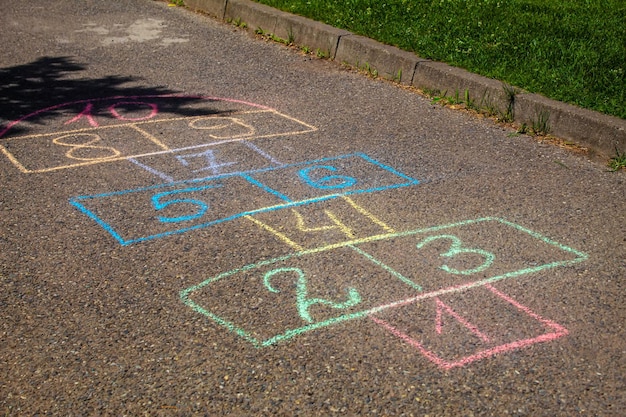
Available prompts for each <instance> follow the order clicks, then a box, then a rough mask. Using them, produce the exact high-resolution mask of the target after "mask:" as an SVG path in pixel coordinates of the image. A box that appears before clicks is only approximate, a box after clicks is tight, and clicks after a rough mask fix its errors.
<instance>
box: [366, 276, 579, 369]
mask: <svg viewBox="0 0 626 417" xmlns="http://www.w3.org/2000/svg"><path fill="white" fill-rule="evenodd" d="M484 288H486V289H488V290H489V291H491V292H492V293H493V294H494V295H496V296H497V297H499V298H501V299H502V300H504V301H505V302H507V303H509V304H511V305H513V306H514V307H516V308H517V309H518V310H519V311H521V312H523V313H525V314H526V315H528V316H530V317H531V318H533V319H535V320H537V321H539V322H540V323H542V324H543V325H544V326H546V327H548V328H549V329H552V330H553V331H552V332H549V333H544V334H541V335H539V336H536V337H532V338H526V339H520V340H516V341H513V342H509V343H504V344H502V345H498V346H495V347H491V348H489V349H483V350H479V351H478V352H476V353H474V354H472V355H468V356H465V357H463V358H461V359H458V360H455V361H448V360H445V359H444V358H441V357H440V356H438V355H436V354H435V353H433V352H432V351H430V350H428V349H427V348H426V347H424V345H423V344H422V343H420V342H419V341H417V340H415V339H414V338H412V337H411V336H409V335H408V334H406V333H405V332H403V331H401V330H399V329H398V328H396V327H394V326H393V325H392V324H391V323H389V322H387V321H385V320H382V319H380V318H377V317H374V315H373V314H372V315H369V318H370V319H371V320H372V321H373V322H375V323H376V324H378V325H380V326H381V327H383V328H384V329H385V330H387V331H389V332H390V333H391V334H393V335H394V336H396V337H398V338H400V339H402V340H403V341H405V342H406V343H408V344H409V345H411V346H413V347H414V348H416V349H417V350H418V351H419V352H420V353H421V354H422V355H424V356H425V357H426V358H427V359H429V360H430V361H431V362H434V363H435V364H436V365H437V366H439V367H440V368H442V369H445V370H448V369H452V368H456V367H461V366H465V365H467V364H469V363H472V362H474V361H477V360H480V359H484V358H487V357H490V356H495V355H498V354H501V353H505V352H510V351H513V350H517V349H521V348H524V347H527V346H530V345H534V344H536V343H541V342H549V341H552V340H555V339H558V338H560V337H562V336H565V335H567V334H568V333H569V332H568V331H567V329H566V328H564V327H563V326H561V325H560V324H558V323H555V322H554V321H552V320H548V319H546V318H543V317H541V316H540V315H538V314H536V313H534V312H533V311H531V310H530V309H529V308H528V307H526V306H523V305H521V304H520V303H518V302H517V301H515V300H514V299H512V298H511V297H509V296H508V295H506V294H504V293H502V292H500V291H498V290H497V289H496V288H494V287H493V286H492V285H490V284H486V285H485V286H484ZM463 324H464V325H466V324H465V323H463ZM466 327H467V325H466ZM470 330H472V329H471V328H470Z"/></svg>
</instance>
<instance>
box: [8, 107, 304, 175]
mask: <svg viewBox="0 0 626 417" xmlns="http://www.w3.org/2000/svg"><path fill="white" fill-rule="evenodd" d="M181 108H182V109H183V110H184V112H186V113H188V114H190V115H189V116H186V115H184V116H180V115H177V113H180V112H181ZM40 119H45V120H47V121H48V123H46V124H44V125H43V126H42V125H40V124H37V123H34V122H32V121H33V120H40ZM51 123H55V124H57V125H59V126H60V127H61V129H60V130H57V131H55V132H54V133H50V132H47V131H46V130H45V127H47V126H48V125H49V124H51ZM20 127H27V128H28V130H29V134H26V135H20V134H19V133H18V134H17V135H16V136H13V135H12V133H13V131H14V130H17V129H18V128H20ZM39 130H43V131H42V132H39ZM315 130H316V129H315V128H314V127H313V126H310V125H307V124H306V123H303V122H301V121H299V120H296V119H294V118H292V117H289V116H286V115H284V114H281V113H279V112H277V111H275V110H272V109H270V108H268V107H265V106H259V105H256V104H252V103H247V102H244V101H240V100H233V99H225V98H218V97H205V96H183V95H155V96H133V97H108V98H100V99H92V100H80V101H75V102H71V103H64V104H60V105H56V106H51V107H48V108H45V109H42V110H39V111H37V112H34V113H31V114H29V115H27V116H24V117H22V118H20V119H18V120H16V121H13V122H11V123H9V124H8V125H7V126H6V127H5V128H4V129H2V130H0V151H2V153H3V154H4V155H5V156H6V157H7V158H8V159H9V160H10V161H11V162H12V163H13V164H14V165H15V166H16V167H17V168H18V169H19V170H20V171H22V172H24V173H42V172H50V171H56V170H60V169H67V168H74V167H80V166H88V165H94V164H100V163H105V162H113V161H119V160H129V159H131V158H135V159H137V158H142V157H143V158H145V157H150V156H156V155H161V154H172V153H177V152H187V153H189V151H192V150H201V149H206V148H207V147H209V146H215V145H218V144H222V143H228V142H236V141H243V140H253V139H258V138H266V137H275V136H290V135H299V134H303V133H307V132H312V131H315ZM166 132H167V133H168V134H167V135H166V134H165V133H166ZM176 132H179V133H180V132H184V134H182V135H181V134H175V133H176ZM42 153H44V155H42Z"/></svg>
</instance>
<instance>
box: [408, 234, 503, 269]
mask: <svg viewBox="0 0 626 417" xmlns="http://www.w3.org/2000/svg"><path fill="white" fill-rule="evenodd" d="M440 239H447V240H450V241H451V242H452V244H451V245H450V249H448V251H447V252H444V253H441V254H440V255H439V256H440V257H443V258H454V257H455V256H457V255H460V254H464V253H474V254H477V255H481V256H482V257H483V258H484V259H485V260H484V262H483V263H482V264H481V265H479V266H477V267H476V268H471V269H464V270H461V271H460V270H458V269H455V268H450V267H449V266H448V265H442V266H440V267H439V269H442V270H444V271H446V272H448V273H450V274H454V275H471V274H476V273H478V272H482V271H484V270H485V269H487V268H489V267H490V266H491V264H493V261H494V260H495V259H496V256H495V255H494V254H493V253H491V252H487V251H486V250H483V249H477V248H466V247H463V244H462V242H461V239H459V238H458V237H456V236H454V235H439V236H429V237H427V238H426V239H424V240H422V241H421V242H420V243H418V244H417V249H421V248H423V247H424V246H426V245H428V244H429V243H431V242H434V241H435V240H440Z"/></svg>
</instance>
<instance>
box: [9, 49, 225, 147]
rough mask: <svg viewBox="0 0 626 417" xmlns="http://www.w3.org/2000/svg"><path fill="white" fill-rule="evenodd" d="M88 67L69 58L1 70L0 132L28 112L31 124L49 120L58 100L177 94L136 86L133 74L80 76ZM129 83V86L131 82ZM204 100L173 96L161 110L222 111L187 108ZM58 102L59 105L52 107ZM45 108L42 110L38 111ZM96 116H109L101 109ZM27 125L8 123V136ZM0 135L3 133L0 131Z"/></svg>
mask: <svg viewBox="0 0 626 417" xmlns="http://www.w3.org/2000/svg"><path fill="white" fill-rule="evenodd" d="M86 69H87V67H86V65H84V64H81V63H78V62H76V61H75V60H74V59H72V58H71V57H42V58H39V59H37V60H36V61H33V62H31V63H28V64H24V65H17V66H14V67H8V68H0V132H3V131H5V130H6V128H7V127H8V126H9V125H10V124H11V122H12V121H15V120H18V119H20V118H24V117H25V116H28V121H29V123H35V124H44V123H45V122H46V120H47V119H50V118H53V117H55V116H58V115H59V114H60V113H61V112H62V110H63V109H62V106H61V105H62V104H64V103H71V102H77V101H81V100H85V101H87V100H89V99H98V98H107V97H137V98H139V96H161V95H173V94H177V92H175V91H173V90H170V89H166V88H163V87H142V86H137V83H138V82H139V81H140V79H138V78H134V77H122V76H115V75H112V76H106V77H102V78H85V77H81V74H80V72H82V71H85V70H86ZM131 83H132V84H131ZM201 101H204V102H205V103H206V102H207V99H204V98H201V97H198V96H185V95H176V100H165V101H164V103H163V105H162V106H161V105H159V112H160V113H163V112H166V113H172V114H176V115H180V116H189V117H191V116H205V115H212V114H221V113H225V112H224V111H218V110H212V109H210V108H207V106H202V108H198V107H186V106H189V105H190V104H193V103H196V102H201ZM55 106H57V108H55ZM42 109H46V111H41V112H40V110H42ZM98 117H110V118H112V117H113V115H112V114H110V113H106V112H103V113H102V114H98ZM27 130H28V127H27V126H25V124H22V123H20V124H15V125H12V126H11V129H10V132H6V133H10V134H11V136H13V135H16V134H19V133H26V132H25V131H27ZM0 136H2V134H1V133H0Z"/></svg>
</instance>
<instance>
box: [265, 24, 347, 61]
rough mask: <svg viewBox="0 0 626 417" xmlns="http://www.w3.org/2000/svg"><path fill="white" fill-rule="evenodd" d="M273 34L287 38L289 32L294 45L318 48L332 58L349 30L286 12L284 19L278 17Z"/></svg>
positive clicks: (312, 48)
mask: <svg viewBox="0 0 626 417" xmlns="http://www.w3.org/2000/svg"><path fill="white" fill-rule="evenodd" d="M274 34H275V35H276V36H278V37H280V38H283V39H289V35H290V34H291V35H292V36H293V38H294V43H295V44H296V45H300V46H307V47H309V48H311V50H313V51H315V50H316V49H319V50H320V51H322V52H324V53H327V54H328V56H329V57H330V58H331V59H334V58H335V55H336V53H337V45H338V44H339V43H340V40H342V39H344V37H345V36H346V35H350V32H348V31H347V30H343V29H337V28H335V27H333V26H329V25H327V24H325V23H320V22H316V21H314V20H311V19H307V18H305V17H301V16H295V15H290V14H286V17H285V18H284V19H282V18H281V19H278V21H277V23H276V29H275V32H274Z"/></svg>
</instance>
